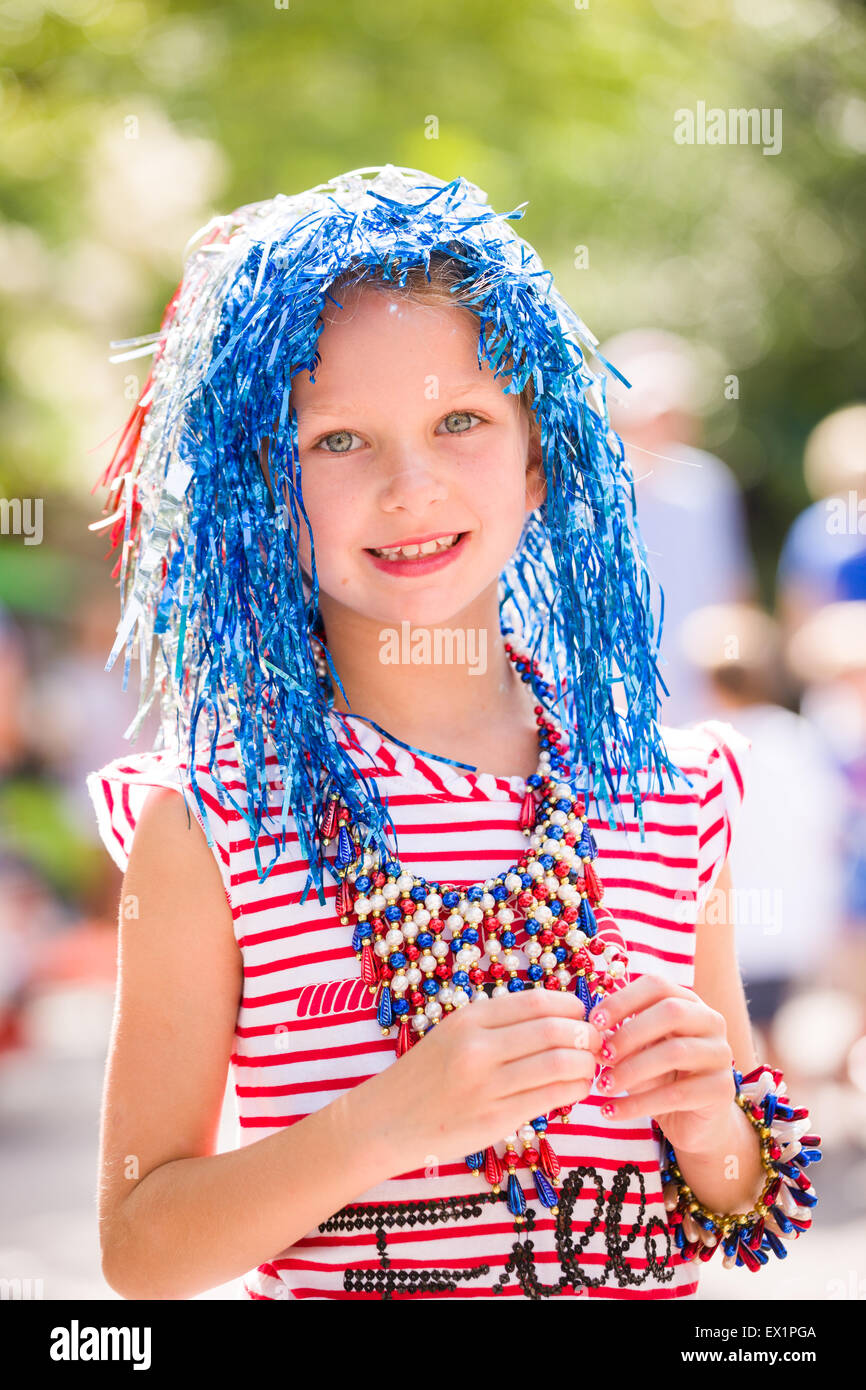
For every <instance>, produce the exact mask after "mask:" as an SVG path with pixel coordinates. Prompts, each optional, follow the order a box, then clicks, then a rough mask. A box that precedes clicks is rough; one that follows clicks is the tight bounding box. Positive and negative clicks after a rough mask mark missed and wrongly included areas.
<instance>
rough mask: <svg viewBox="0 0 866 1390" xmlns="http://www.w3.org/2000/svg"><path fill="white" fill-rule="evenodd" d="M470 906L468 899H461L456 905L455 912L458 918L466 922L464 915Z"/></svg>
mask: <svg viewBox="0 0 866 1390" xmlns="http://www.w3.org/2000/svg"><path fill="white" fill-rule="evenodd" d="M471 906H472V904H471V902H470V901H469V899H468V898H461V899H460V901H459V903H458V904H457V911H458V912H459V914H460V916H461V917H462V918H463V920H464V921H465V920H466V914H467V912H468V911H469V909H470V907H471Z"/></svg>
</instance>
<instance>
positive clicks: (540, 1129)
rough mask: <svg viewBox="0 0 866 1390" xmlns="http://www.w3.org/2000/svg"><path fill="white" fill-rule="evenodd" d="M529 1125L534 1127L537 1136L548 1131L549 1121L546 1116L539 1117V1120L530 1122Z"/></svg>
mask: <svg viewBox="0 0 866 1390" xmlns="http://www.w3.org/2000/svg"><path fill="white" fill-rule="evenodd" d="M529 1123H530V1124H531V1125H532V1128H533V1129H534V1130H535V1132H536V1134H543V1133H544V1131H545V1130H546V1129H547V1126H548V1119H547V1116H546V1115H539V1116H538V1119H537V1120H530V1121H529Z"/></svg>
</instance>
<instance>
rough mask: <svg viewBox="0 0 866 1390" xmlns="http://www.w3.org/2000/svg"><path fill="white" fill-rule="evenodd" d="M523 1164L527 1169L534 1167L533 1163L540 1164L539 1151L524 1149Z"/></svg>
mask: <svg viewBox="0 0 866 1390" xmlns="http://www.w3.org/2000/svg"><path fill="white" fill-rule="evenodd" d="M523 1162H524V1163H525V1164H526V1166H527V1168H531V1167H532V1165H533V1163H538V1162H539V1153H538V1150H537V1149H524V1150H523Z"/></svg>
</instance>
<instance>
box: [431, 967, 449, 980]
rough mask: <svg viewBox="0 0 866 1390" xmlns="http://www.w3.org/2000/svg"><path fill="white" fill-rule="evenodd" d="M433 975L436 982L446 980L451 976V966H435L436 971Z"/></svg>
mask: <svg viewBox="0 0 866 1390" xmlns="http://www.w3.org/2000/svg"><path fill="white" fill-rule="evenodd" d="M433 974H434V975H435V976H436V979H437V980H447V979H448V977H449V976H450V974H451V966H450V965H437V966H436V969H435V970H434V971H433Z"/></svg>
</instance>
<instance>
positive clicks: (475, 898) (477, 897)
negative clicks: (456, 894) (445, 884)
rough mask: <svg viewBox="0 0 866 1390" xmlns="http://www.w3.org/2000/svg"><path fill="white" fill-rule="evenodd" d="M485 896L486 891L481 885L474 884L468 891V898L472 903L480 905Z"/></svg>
mask: <svg viewBox="0 0 866 1390" xmlns="http://www.w3.org/2000/svg"><path fill="white" fill-rule="evenodd" d="M483 896H484V889H483V888H482V887H481V885H480V884H479V883H473V885H472V887H471V888H467V889H466V897H467V899H468V900H469V902H471V903H478V902H480V901H481V899H482V897H483Z"/></svg>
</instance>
